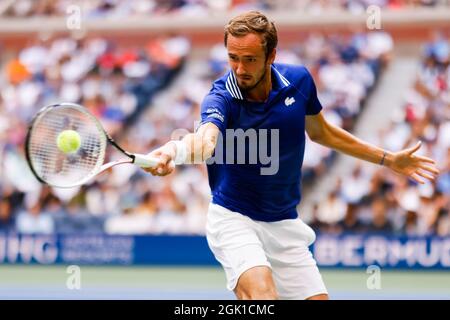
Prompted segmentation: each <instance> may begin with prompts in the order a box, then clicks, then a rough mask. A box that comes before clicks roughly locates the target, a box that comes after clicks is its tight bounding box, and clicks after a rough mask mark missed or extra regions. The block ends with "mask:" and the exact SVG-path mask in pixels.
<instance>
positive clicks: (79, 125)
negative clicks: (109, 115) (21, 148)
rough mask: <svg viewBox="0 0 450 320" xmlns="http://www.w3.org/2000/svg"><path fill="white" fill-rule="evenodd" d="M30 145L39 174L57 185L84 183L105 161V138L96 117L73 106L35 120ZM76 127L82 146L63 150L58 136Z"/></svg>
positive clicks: (61, 108)
mask: <svg viewBox="0 0 450 320" xmlns="http://www.w3.org/2000/svg"><path fill="white" fill-rule="evenodd" d="M31 130H32V131H31V134H30V141H29V144H28V149H29V155H30V160H31V163H32V165H33V168H34V170H35V172H36V174H37V175H38V176H39V177H40V178H41V179H42V180H44V181H45V182H47V183H48V184H51V185H56V186H71V185H76V184H79V183H81V182H82V181H84V180H86V179H88V178H89V177H90V176H92V175H93V174H95V172H96V171H97V170H98V168H99V167H100V166H101V165H102V164H103V161H104V157H105V148H106V140H105V138H104V133H103V131H102V129H101V128H100V127H99V125H98V124H97V122H96V120H94V119H92V117H91V116H90V115H88V114H87V113H86V112H83V111H81V110H78V109H77V108H75V107H71V106H58V107H54V108H51V109H49V110H48V111H46V112H45V113H44V114H42V115H40V116H39V117H38V118H37V119H36V121H35V122H34V123H33V126H32V129H31ZM64 130H74V131H76V132H77V133H78V134H79V135H80V138H81V145H80V148H79V149H78V150H77V151H76V152H74V153H64V152H62V151H61V150H59V148H58V146H57V142H56V141H57V138H58V135H59V134H60V133H61V132H62V131H64Z"/></svg>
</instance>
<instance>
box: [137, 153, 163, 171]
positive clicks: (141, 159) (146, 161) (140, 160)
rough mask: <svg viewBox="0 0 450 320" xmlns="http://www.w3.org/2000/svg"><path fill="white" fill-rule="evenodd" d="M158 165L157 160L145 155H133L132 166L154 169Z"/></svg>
mask: <svg viewBox="0 0 450 320" xmlns="http://www.w3.org/2000/svg"><path fill="white" fill-rule="evenodd" d="M158 163H159V159H158V158H154V157H150V156H148V155H145V154H139V153H135V154H134V164H136V165H138V166H139V167H141V168H151V167H156V166H157V165H158Z"/></svg>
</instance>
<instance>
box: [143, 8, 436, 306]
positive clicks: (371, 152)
mask: <svg viewBox="0 0 450 320" xmlns="http://www.w3.org/2000/svg"><path fill="white" fill-rule="evenodd" d="M224 42H225V46H226V48H227V51H228V58H229V66H230V69H231V70H230V71H229V72H228V73H227V74H225V75H224V76H223V77H221V78H220V79H218V80H216V81H215V82H214V83H213V85H212V89H211V90H210V92H209V93H208V95H207V96H206V97H205V98H204V101H203V103H202V106H201V125H200V126H199V128H198V129H197V130H196V132H195V133H191V134H188V135H186V136H185V137H184V138H183V139H182V140H173V141H170V142H168V143H167V144H165V145H164V146H162V147H160V148H158V149H156V150H154V151H153V152H152V153H151V155H152V156H155V157H159V159H160V161H161V163H160V165H159V166H157V167H156V168H153V169H147V171H149V172H151V173H152V174H153V175H159V176H164V175H167V174H169V173H171V172H172V171H173V166H171V165H170V162H171V161H172V160H173V161H174V162H175V163H176V164H181V163H194V162H195V161H194V160H195V159H199V158H200V160H202V161H206V160H207V159H208V158H210V157H211V156H214V154H213V153H214V152H215V153H216V154H217V151H219V150H218V148H219V147H218V141H219V140H227V139H223V138H222V139H219V137H224V136H225V135H226V132H227V131H229V130H231V129H232V130H239V129H242V130H240V132H242V131H244V132H245V130H250V129H251V130H256V132H258V130H262V131H264V130H273V131H276V132H278V137H279V139H278V141H277V139H275V138H274V137H277V135H273V136H272V138H274V139H272V141H269V139H265V140H266V141H267V143H268V144H269V143H270V145H269V146H266V148H267V149H268V150H269V149H271V151H272V153H273V152H275V151H277V152H279V156H278V159H277V161H276V162H277V166H274V168H275V169H276V170H271V171H272V172H269V174H267V173H266V174H263V172H262V170H260V169H261V168H263V167H265V166H267V163H264V164H263V163H262V161H261V159H258V162H257V163H256V164H254V163H253V164H252V163H244V164H242V163H241V164H237V163H234V162H232V163H227V161H224V163H220V161H214V162H213V163H210V164H208V175H209V184H210V187H211V191H212V202H211V204H210V206H209V211H208V216H207V227H206V235H207V240H208V244H209V246H210V248H211V250H212V252H213V253H214V255H215V257H216V259H217V260H218V261H219V262H220V263H221V264H222V266H223V268H224V270H225V273H226V277H227V287H228V289H229V290H233V291H234V292H235V294H236V296H237V298H238V299H278V298H279V299H328V293H327V289H326V287H325V285H324V282H323V280H322V277H321V275H320V273H319V270H318V268H317V265H316V262H315V260H314V258H313V256H312V254H311V252H310V251H309V249H308V246H309V245H311V244H312V243H313V242H314V240H315V233H314V231H313V230H312V229H311V228H310V227H309V226H307V225H306V224H305V223H304V222H302V220H301V219H300V218H299V217H298V214H297V211H296V207H297V205H298V204H299V202H300V198H301V193H300V182H301V181H300V180H301V167H302V162H303V153H304V149H305V130H306V132H307V133H308V135H309V137H310V138H311V139H312V140H313V141H314V142H317V143H320V144H322V145H324V146H327V147H330V148H333V149H335V150H337V151H340V152H343V153H345V154H348V155H350V156H353V157H356V158H359V159H362V160H365V161H369V162H372V163H375V164H378V165H384V166H386V167H387V168H389V169H391V170H393V171H394V172H396V173H398V174H401V175H405V176H407V177H409V178H411V179H412V180H414V181H416V182H418V183H424V181H423V178H425V179H429V180H433V179H434V178H435V175H437V174H438V170H437V169H436V167H435V165H434V161H433V160H432V159H429V158H426V157H422V156H418V155H415V152H416V151H417V150H418V149H419V148H420V142H419V143H418V144H417V145H415V146H414V147H412V148H409V149H405V150H402V151H399V152H389V151H386V150H383V149H381V148H378V147H376V146H374V145H371V144H369V143H367V142H365V141H362V140H360V139H358V138H357V137H355V136H353V135H352V134H350V133H348V132H346V131H344V130H343V129H341V128H339V127H336V126H334V125H332V124H330V123H328V122H327V121H326V119H325V118H324V117H323V114H322V112H321V110H322V106H321V104H320V102H319V100H318V98H317V93H316V87H315V84H314V81H313V78H312V77H311V75H310V73H309V72H308V70H307V69H306V68H305V67H303V66H294V65H285V64H278V63H274V61H275V56H276V46H277V31H276V29H275V25H274V23H273V22H271V21H269V20H268V18H267V17H266V16H264V15H263V14H261V13H259V12H256V11H251V12H247V13H244V14H241V15H239V16H237V17H235V18H233V19H232V20H231V21H230V22H229V23H228V24H227V25H226V27H225V39H224ZM264 132H265V131H264ZM262 140H264V139H261V138H260V139H258V141H259V146H258V147H259V148H261V141H262ZM247 142H248V141H247ZM274 142H275V143H274ZM226 143H227V142H224V143H223V144H226ZM247 147H248V148H250V149H252V146H251V145H247ZM253 147H255V146H253ZM220 148H221V150H220V151H221V152H225V153H226V152H230V151H229V148H226V147H222V146H221V147H220ZM275 149H277V150H275ZM222 150H223V151H222ZM253 150H254V149H253ZM238 151H239V150H234V153H235V154H232V155H231V156H230V157H228V156H227V155H226V154H225V155H224V157H223V158H226V159H233V160H234V159H235V158H238V157H239V156H240V155H239V154H236V153H237V152H238ZM231 152H233V151H231ZM246 155H247V156H248V150H247V153H246ZM233 157H234V158H233ZM209 162H210V161H208V163H209ZM269 171H270V170H269Z"/></svg>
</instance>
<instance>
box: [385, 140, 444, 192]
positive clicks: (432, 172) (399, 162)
mask: <svg viewBox="0 0 450 320" xmlns="http://www.w3.org/2000/svg"><path fill="white" fill-rule="evenodd" d="M421 145H422V142H420V141H419V142H418V143H417V144H416V145H415V146H414V147H412V148H408V149H404V150H401V151H399V152H394V153H392V158H391V159H390V161H387V162H386V166H387V167H388V168H390V169H391V170H393V171H394V172H396V173H399V174H401V175H405V176H407V177H410V178H411V179H413V180H414V181H416V182H418V183H421V184H424V183H425V181H423V179H422V178H425V179H428V180H431V181H433V180H434V179H435V178H436V176H437V175H438V174H439V170H438V169H437V168H436V162H435V161H434V160H433V159H430V158H427V157H423V156H418V155H415V154H414V153H415V152H416V151H417V150H419V148H420V146H421ZM421 177H422V178H421Z"/></svg>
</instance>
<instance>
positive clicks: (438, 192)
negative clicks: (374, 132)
mask: <svg viewBox="0 0 450 320" xmlns="http://www.w3.org/2000/svg"><path fill="white" fill-rule="evenodd" d="M449 59H450V45H449V41H448V39H446V38H444V37H442V36H441V35H439V34H435V36H434V39H433V40H432V41H431V42H430V43H428V44H427V45H426V46H425V48H424V55H423V61H422V66H421V68H420V71H419V74H418V75H417V79H416V81H415V85H414V87H413V88H411V90H410V92H408V93H407V97H406V103H405V104H404V106H403V108H402V109H401V112H394V113H393V116H392V121H391V123H390V124H389V125H388V126H387V127H386V128H383V129H382V130H381V131H380V133H379V137H378V144H379V145H380V146H383V147H384V148H386V149H388V150H400V149H402V148H405V147H409V146H412V145H414V144H415V143H416V142H417V141H418V140H420V141H422V143H423V145H422V148H421V150H420V153H419V154H422V155H425V156H428V157H431V158H433V159H434V160H436V162H437V166H438V168H439V170H440V175H439V176H438V178H437V179H436V181H435V182H426V183H425V184H424V185H421V184H417V183H415V182H413V181H411V180H409V179H407V178H404V177H400V176H398V175H395V174H393V173H391V172H390V171H388V170H385V169H382V168H380V169H378V168H377V167H376V166H370V165H363V164H362V163H358V164H357V165H356V166H355V167H354V168H353V172H352V174H351V175H350V176H346V177H341V179H340V181H339V182H338V183H337V185H336V186H335V188H334V190H333V191H332V192H331V193H330V194H328V196H327V197H326V199H325V200H324V201H322V202H320V203H317V204H316V205H315V207H314V220H313V221H312V225H313V226H314V227H315V228H316V229H317V230H321V231H322V232H335V233H340V232H342V231H356V232H358V231H359V232H365V231H373V232H381V233H390V234H393V233H396V234H408V235H439V236H449V235H450V67H449V62H450V60H449Z"/></svg>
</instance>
